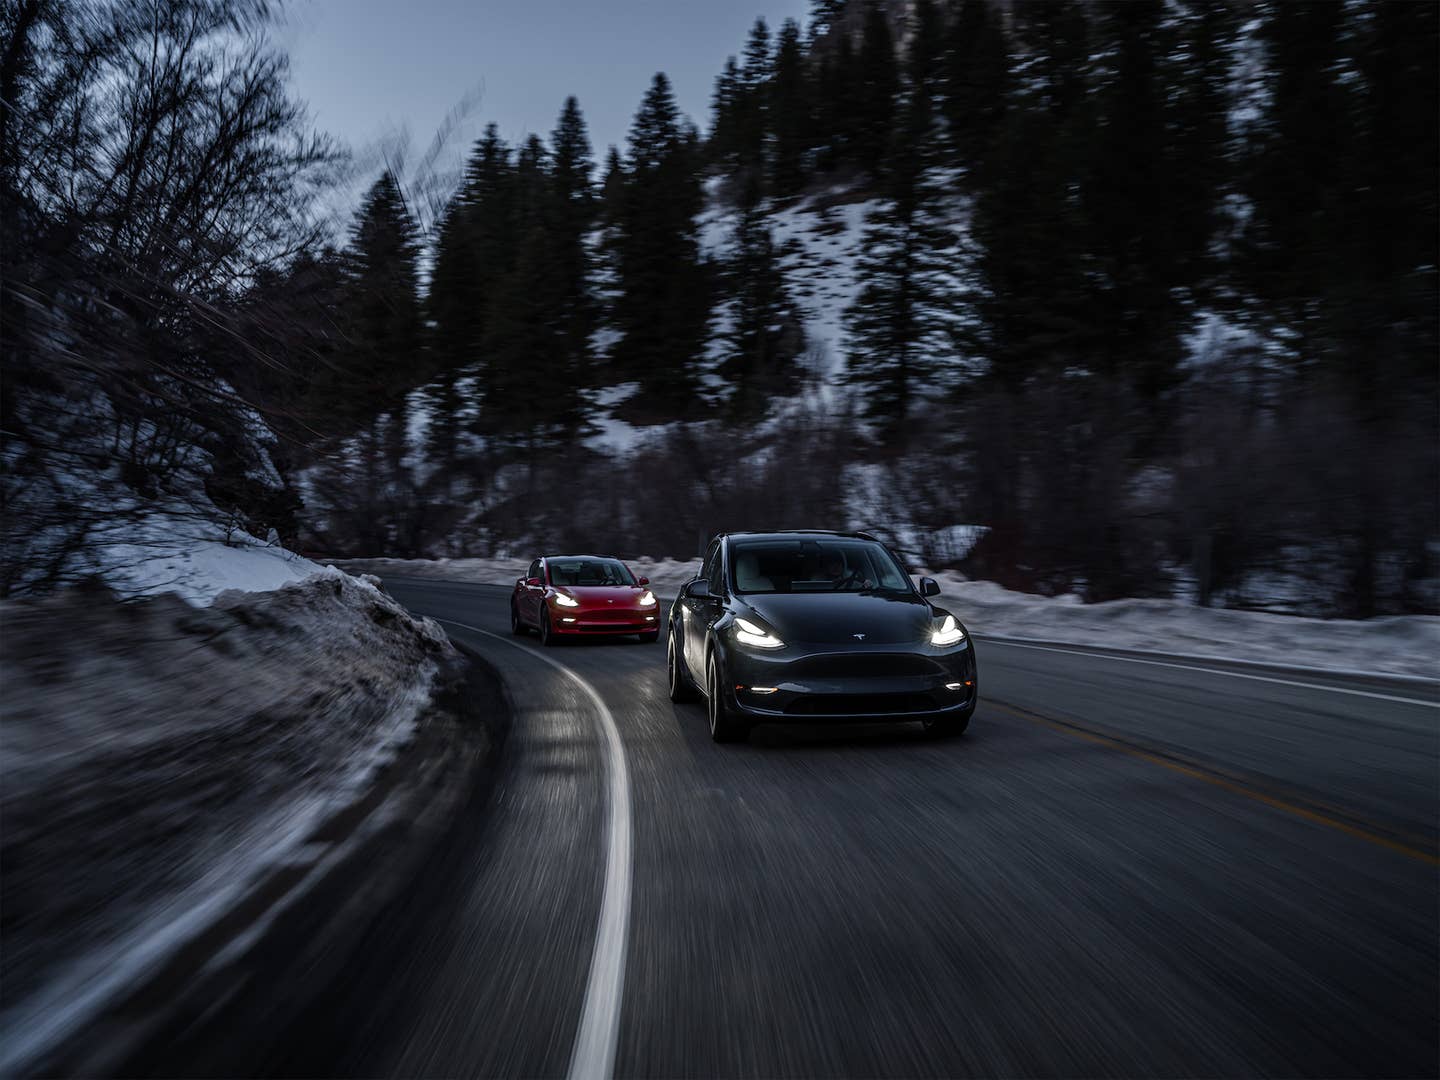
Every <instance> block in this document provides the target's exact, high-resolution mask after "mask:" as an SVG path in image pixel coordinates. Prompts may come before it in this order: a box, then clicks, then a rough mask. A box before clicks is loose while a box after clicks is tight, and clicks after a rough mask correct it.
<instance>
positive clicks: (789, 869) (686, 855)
mask: <svg viewBox="0 0 1440 1080" xmlns="http://www.w3.org/2000/svg"><path fill="white" fill-rule="evenodd" d="M387 585H388V586H389V588H390V589H391V591H392V592H393V593H394V594H395V595H396V596H397V597H398V598H399V599H400V600H402V602H404V603H406V604H407V605H409V606H410V607H411V608H412V609H413V610H415V611H418V612H423V613H425V614H428V615H432V616H434V617H436V618H438V619H441V620H445V626H446V629H447V630H448V631H449V632H450V634H451V635H452V637H453V638H455V639H456V640H457V641H459V642H462V643H463V644H465V645H466V646H468V647H470V648H472V649H474V650H475V651H477V652H478V653H480V654H481V655H482V656H484V657H485V658H486V659H487V660H488V661H489V662H490V663H491V664H492V665H493V666H494V667H495V668H496V669H497V670H498V671H499V672H500V675H501V677H502V679H503V684H504V686H503V690H504V693H505V695H506V697H507V698H508V700H509V703H510V711H511V718H510V727H509V732H508V736H507V738H506V741H505V744H504V749H503V751H502V753H501V758H500V763H499V771H498V774H497V775H498V779H497V780H496V782H495V783H494V785H493V786H492V787H491V788H490V789H489V790H488V791H486V792H484V793H483V794H482V795H480V796H478V797H477V798H476V800H475V804H474V805H473V806H472V807H471V809H470V810H469V811H468V812H467V814H466V816H465V817H464V819H462V820H461V821H460V822H459V823H458V824H457V826H456V829H455V832H454V835H453V836H452V837H451V839H450V841H449V842H448V843H447V844H446V845H445V847H444V849H443V850H442V851H441V852H439V853H438V854H437V856H436V857H435V858H434V859H433V860H432V862H431V864H430V865H429V867H428V868H427V870H426V872H425V873H424V874H423V875H422V877H421V880H420V881H419V882H417V884H416V887H415V889H414V890H413V892H412V893H411V894H410V895H409V896H407V897H406V898H405V900H404V901H402V902H401V903H400V904H399V905H397V906H396V907H394V908H392V909H391V910H389V911H387V912H386V913H385V915H384V916H383V917H382V918H381V919H380V920H378V922H377V923H376V925H375V927H374V929H373V930H372V932H371V933H370V935H369V938H368V939H367V941H366V943H365V945H364V947H363V948H362V949H361V950H360V952H359V953H358V954H357V956H356V958H355V960H354V961H353V962H352V963H351V965H350V967H349V969H348V970H347V971H346V973H345V975H344V977H343V978H342V979H341V980H340V983H339V984H338V985H337V987H336V991H335V993H334V994H332V995H330V996H329V997H328V998H326V1000H325V1001H324V1002H323V1003H322V1005H321V1006H320V1007H319V1008H317V1009H316V1010H315V1011H314V1012H313V1013H312V1014H311V1015H307V1016H305V1017H302V1018H301V1019H300V1020H299V1021H298V1022H297V1023H296V1024H295V1025H294V1028H293V1030H292V1031H290V1032H288V1033H287V1035H286V1038H285V1047H286V1049H285V1053H284V1054H283V1055H282V1056H281V1057H280V1058H278V1059H276V1060H272V1061H270V1062H269V1063H268V1068H269V1070H270V1071H272V1072H275V1073H282V1074H291V1075H306V1076H314V1075H341V1076H350V1075H366V1076H381V1075H384V1076H421V1075H423V1076H472V1075H499V1074H505V1075H523V1076H555V1075H562V1074H565V1073H566V1072H567V1071H568V1070H570V1069H571V1068H572V1064H573V1065H574V1066H575V1074H576V1075H579V1074H581V1073H587V1072H588V1073H589V1074H591V1075H602V1074H604V1073H606V1072H607V1071H613V1074H614V1075H616V1076H625V1077H630V1076H654V1077H695V1076H726V1077H730V1076H747V1077H748V1076H754V1077H778V1076H796V1077H812V1076H867V1077H870V1076H887V1077H888V1076H897V1077H898V1076H904V1077H912V1076H947V1077H948V1076H970V1075H982V1076H1007V1077H1008V1076H1022V1075H1024V1076H1032V1075H1041V1076H1066V1077H1073V1076H1111V1075H1129V1076H1176V1075H1205V1076H1216V1075H1223V1076H1248V1075H1283V1076H1302V1075H1303V1076H1325V1077H1335V1076H1372V1075H1373V1076H1399V1075H1412V1076H1435V1075H1436V1074H1437V1073H1440V1059H1437V1030H1440V1016H1437V1000H1440V984H1437V971H1440V955H1437V926H1440V896H1437V865H1436V858H1435V851H1436V824H1437V818H1440V790H1437V789H1440V770H1437V765H1440V709H1437V708H1436V707H1435V702H1436V696H1435V693H1434V692H1433V691H1427V690H1424V689H1417V688H1415V687H1414V686H1407V685H1404V684H1394V685H1392V684H1388V683H1385V682H1384V681H1383V680H1372V679H1340V678H1323V677H1319V676H1312V675H1306V674H1304V673H1293V674H1292V673H1285V672H1275V671H1264V670H1257V669H1253V668H1245V669H1241V668H1236V669H1234V670H1233V671H1227V670H1225V666H1224V665H1214V664H1191V663H1185V662H1177V663H1173V664H1170V663H1166V664H1153V663H1140V662H1136V661H1135V658H1133V657H1130V658H1122V657H1107V656H1105V655H1100V654H1094V653H1089V652H1086V651H1084V650H1054V649H1041V648H1034V647H1021V646H1017V645H1002V644H999V643H995V642H985V641H982V642H981V643H980V644H979V647H978V651H979V660H980V680H981V683H980V685H981V698H982V700H981V704H980V708H979V710H978V711H977V713H976V715H975V719H974V721H973V723H972V724H971V727H970V731H969V733H968V734H966V735H965V736H964V737H963V738H959V739H954V740H950V741H944V742H930V741H926V740H925V739H924V738H922V737H921V734H920V732H919V730H918V728H915V729H912V728H909V727H878V728H859V729H855V728H846V729H843V730H838V731H836V730H825V729H817V728H788V727H787V728H762V729H759V730H757V731H756V732H755V734H754V735H753V736H752V738H751V740H750V742H749V743H747V744H742V745H738V746H717V745H715V744H713V743H712V742H711V741H710V739H709V735H708V732H707V730H706V725H705V720H704V715H703V712H702V709H701V707H700V706H698V705H687V706H675V705H672V704H671V703H670V702H669V700H668V699H667V698H666V696H665V688H664V656H665V645H664V639H663V637H662V639H661V642H660V643H659V644H658V645H642V644H639V643H638V642H633V641H624V642H603V643H602V642H584V643H580V644H578V645H571V646H565V647H559V648H554V649H549V650H541V649H540V648H539V646H538V643H537V642H536V641H535V639H534V638H526V639H523V640H520V641H518V642H516V641H511V640H507V639H508V637H509V635H508V625H507V608H506V604H507V592H506V591H505V590H503V589H499V588H492V587H486V586H466V585H457V584H450V583H440V582H419V581H400V580H391V581H388V582H387ZM481 631H483V632H481ZM556 663H558V664H559V665H562V666H563V668H564V669H568V672H569V673H573V675H572V674H568V673H567V671H566V670H562V669H561V668H560V667H557V666H555V665H556ZM1202 668H1203V669H1209V670H1202ZM575 676H578V678H576V677H575ZM592 691H593V694H592ZM607 732H609V733H610V734H612V735H613V736H615V739H614V741H613V743H607ZM607 747H608V748H607ZM617 769H618V770H619V771H618V772H617ZM617 777H618V780H617ZM617 782H620V783H623V796H624V797H625V798H628V813H624V814H617V810H616V803H615V799H616V793H617V788H616V784H617ZM622 841H623V844H622V843H621V842H622ZM617 868H618V869H619V870H628V874H626V875H625V877H624V884H625V885H626V886H627V887H628V904H624V903H622V902H623V901H624V900H626V899H627V897H623V896H620V895H619V892H620V889H619V886H618V885H617V881H618V880H619V878H618V877H617ZM607 872H608V873H609V874H610V878H609V884H608V891H607V877H606V875H607ZM617 927H618V929H617ZM597 933H598V935H599V937H600V939H601V941H602V948H601V949H600V950H599V951H598V952H597V950H596V942H597ZM607 950H608V951H607ZM592 957H593V966H594V968H595V970H596V971H597V972H599V975H598V976H596V975H595V974H594V973H593V972H592ZM587 980H590V982H589V983H587ZM597 980H598V981H597ZM587 987H588V989H587ZM597 987H598V988H597ZM582 1020H583V1021H584V1023H585V1024H587V1025H588V1031H589V1036H597V1038H598V1041H596V1039H592V1038H590V1037H589V1036H587V1040H586V1041H585V1042H584V1045H585V1046H586V1047H588V1049H586V1050H585V1051H584V1053H583V1054H581V1055H580V1058H581V1059H580V1060H577V1061H575V1062H573V1063H572V1049H573V1048H574V1047H575V1045H576V1042H577V1032H579V1031H580V1030H581V1028H582ZM607 1030H609V1031H613V1032H614V1034H615V1039H616V1041H615V1043H614V1046H613V1060H607V1058H608V1057H609V1055H610V1054H611V1053H612V1051H611V1050H610V1049H608V1047H607V1043H606V1039H605V1034H606V1031H607Z"/></svg>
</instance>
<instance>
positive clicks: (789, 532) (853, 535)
mask: <svg viewBox="0 0 1440 1080" xmlns="http://www.w3.org/2000/svg"><path fill="white" fill-rule="evenodd" d="M747 536H770V537H790V536H795V537H801V536H839V537H844V538H845V539H847V540H875V539H876V538H875V537H873V536H871V535H870V534H869V533H866V532H838V531H836V530H835V529H750V530H746V531H745V532H733V533H720V534H719V535H718V536H716V537H715V539H717V540H726V539H730V540H734V539H737V538H739V537H747Z"/></svg>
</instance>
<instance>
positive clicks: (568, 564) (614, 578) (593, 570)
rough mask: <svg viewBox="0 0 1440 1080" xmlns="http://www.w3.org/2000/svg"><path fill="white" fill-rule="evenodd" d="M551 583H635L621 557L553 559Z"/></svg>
mask: <svg viewBox="0 0 1440 1080" xmlns="http://www.w3.org/2000/svg"><path fill="white" fill-rule="evenodd" d="M549 564H550V584H551V585H634V584H635V576H634V575H633V574H631V573H630V571H629V570H628V569H627V568H626V566H625V564H624V563H622V562H621V561H620V560H619V559H551V560H550V561H549Z"/></svg>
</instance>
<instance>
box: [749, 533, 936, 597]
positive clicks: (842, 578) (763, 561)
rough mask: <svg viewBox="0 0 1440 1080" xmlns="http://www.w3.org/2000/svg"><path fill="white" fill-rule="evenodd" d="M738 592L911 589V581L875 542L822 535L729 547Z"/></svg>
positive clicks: (886, 590)
mask: <svg viewBox="0 0 1440 1080" xmlns="http://www.w3.org/2000/svg"><path fill="white" fill-rule="evenodd" d="M730 563H731V574H730V577H731V580H732V581H734V583H735V590H736V592H742V593H769V592H778V593H788V592H864V591H867V590H874V589H878V590H882V591H885V592H909V591H910V579H909V578H908V577H906V576H905V572H904V571H903V570H902V569H901V568H900V566H899V565H898V564H897V563H896V562H895V560H894V559H893V558H892V557H891V555H890V553H889V552H888V551H886V550H885V548H884V547H883V546H881V545H880V544H877V543H875V542H874V541H873V540H853V539H848V538H842V537H834V538H831V537H824V538H820V539H809V538H806V539H804V540H759V539H756V540H741V541H736V542H733V543H732V544H731V545H730Z"/></svg>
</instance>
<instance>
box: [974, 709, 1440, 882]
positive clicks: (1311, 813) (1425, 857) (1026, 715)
mask: <svg viewBox="0 0 1440 1080" xmlns="http://www.w3.org/2000/svg"><path fill="white" fill-rule="evenodd" d="M987 704H988V705H989V706H990V707H991V708H994V709H999V710H1001V711H1002V712H1007V713H1009V714H1010V715H1012V716H1018V717H1019V718H1020V719H1022V720H1029V721H1030V722H1031V723H1034V724H1040V725H1042V726H1044V727H1048V728H1051V729H1053V730H1055V731H1059V732H1062V733H1064V734H1066V735H1071V736H1073V737H1075V738H1077V739H1084V740H1085V741H1086V742H1092V743H1097V744H1099V745H1100V746H1105V747H1109V748H1110V749H1112V750H1119V751H1120V752H1121V753H1122V754H1129V755H1130V756H1131V757H1135V758H1140V759H1141V760H1142V761H1148V762H1150V763H1151V764H1152V765H1159V766H1161V767H1162V768H1165V769H1169V770H1170V771H1171V772H1176V773H1179V774H1180V775H1181V776H1188V777H1190V778H1192V779H1194V780H1199V781H1201V782H1202V783H1206V784H1209V785H1210V786H1211V787H1217V788H1220V789H1221V790H1222V791H1229V792H1232V793H1233V794H1236V795H1243V796H1244V797H1245V798H1247V799H1251V800H1253V801H1255V802H1258V803H1262V804H1263V805H1265V806H1269V807H1271V808H1273V809H1275V810H1279V811H1281V812H1282V813H1285V814H1289V815H1291V816H1292V817H1297V818H1301V819H1302V820H1304V821H1309V822H1312V823H1313V824H1316V825H1323V826H1325V827H1326V828H1328V829H1334V830H1335V831H1337V832H1342V833H1345V834H1346V835H1347V836H1353V837H1355V838H1356V839H1358V840H1364V841H1366V842H1367V843H1370V844H1374V845H1376V846H1377V847H1382V848H1386V849H1388V850H1390V851H1394V852H1396V853H1397V854H1400V855H1405V856H1408V857H1409V858H1412V859H1418V860H1420V861H1421V862H1423V863H1426V864H1427V865H1430V866H1440V856H1437V855H1436V853H1435V852H1434V851H1431V850H1426V849H1424V848H1419V847H1414V846H1412V845H1410V844H1406V843H1402V842H1401V841H1399V840H1394V839H1391V838H1390V837H1388V836H1382V835H1381V834H1379V833H1376V832H1371V831H1370V830H1369V829H1362V828H1360V827H1359V826H1357V825H1352V824H1350V823H1349V822H1348V821H1342V820H1340V819H1339V818H1336V817H1331V816H1330V815H1329V814H1324V813H1321V812H1320V811H1317V810H1311V809H1309V808H1307V807H1304V806H1300V805H1297V804H1296V803H1293V802H1291V801H1289V800H1288V799H1282V798H1280V797H1279V796H1276V795H1271V794H1268V793H1267V792H1264V791H1260V790H1258V789H1257V788H1254V787H1252V786H1250V785H1248V784H1244V783H1241V782H1239V781H1236V780H1232V779H1230V778H1228V777H1224V776H1220V775H1218V774H1216V773H1214V772H1211V771H1209V770H1207V769H1204V768H1200V767H1197V766H1194V765H1187V764H1182V763H1181V762H1178V761H1174V760H1172V759H1170V758H1167V757H1165V756H1163V755H1161V754H1157V753H1152V752H1151V751H1148V750H1142V749H1140V748H1139V747H1136V746H1131V745H1130V744H1128V743H1125V742H1122V741H1121V740H1119V739H1113V738H1110V737H1109V736H1108V735H1101V734H1099V733H1098V732H1094V731H1090V730H1087V729H1085V728H1081V727H1077V726H1076V725H1073V724H1068V723H1063V722H1061V721H1057V720H1051V719H1049V718H1048V717H1044V716H1039V715H1037V714H1035V713H1032V712H1028V711H1026V710H1024V709H1017V708H1014V707H1013V706H1010V705H1002V704H1000V703H999V702H995V701H991V702H987Z"/></svg>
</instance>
